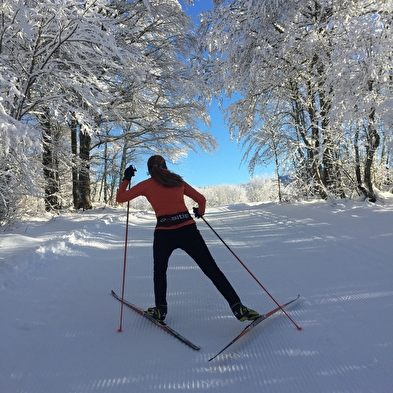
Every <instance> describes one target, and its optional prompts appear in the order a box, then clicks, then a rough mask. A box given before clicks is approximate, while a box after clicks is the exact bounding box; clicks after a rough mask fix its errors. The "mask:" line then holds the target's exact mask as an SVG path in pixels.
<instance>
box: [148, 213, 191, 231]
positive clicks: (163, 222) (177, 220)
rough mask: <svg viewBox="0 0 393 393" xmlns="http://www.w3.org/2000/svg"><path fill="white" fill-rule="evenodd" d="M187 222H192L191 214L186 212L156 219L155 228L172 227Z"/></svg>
mask: <svg viewBox="0 0 393 393" xmlns="http://www.w3.org/2000/svg"><path fill="white" fill-rule="evenodd" d="M188 220H192V217H191V214H190V213H189V212H188V211H185V212H180V213H176V214H168V215H165V216H159V217H157V225H156V228H157V227H171V226H173V225H177V224H181V223H183V222H186V221H188Z"/></svg>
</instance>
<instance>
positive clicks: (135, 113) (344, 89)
mask: <svg viewBox="0 0 393 393" xmlns="http://www.w3.org/2000/svg"><path fill="white" fill-rule="evenodd" d="M197 1H198V0H194V2H195V3H197ZM194 2H193V1H192V0H184V1H182V2H179V1H177V0H40V1H36V0H25V1H20V0H1V1H0V15H1V18H0V140H1V146H2V148H1V151H0V226H5V225H8V224H10V223H12V222H14V221H15V220H17V219H18V218H19V217H20V216H22V215H24V214H27V213H29V212H33V213H35V214H36V213H37V212H39V211H40V210H41V211H48V212H54V213H55V212H58V211H61V210H62V209H64V208H70V207H71V208H73V209H83V210H88V209H91V208H92V207H93V203H104V204H108V205H114V204H115V193H116V189H117V187H118V185H119V182H120V180H121V173H122V172H123V171H124V169H125V167H126V165H128V164H129V163H130V162H133V161H134V160H136V159H137V158H138V157H140V156H142V155H146V154H156V153H157V154H162V155H164V156H166V157H168V159H169V160H171V161H172V162H176V161H177V160H178V159H179V158H180V157H184V156H185V155H187V153H188V152H190V151H192V150H194V151H196V150H202V151H208V152H211V153H213V154H214V151H215V149H216V147H217V141H216V140H215V138H214V137H213V136H212V135H211V134H210V133H207V132H202V131H201V129H200V127H199V126H200V124H202V123H203V124H206V125H210V123H211V121H210V117H209V105H210V103H211V101H212V100H213V99H218V100H219V102H220V103H221V105H220V109H221V110H222V112H223V113H224V115H225V119H226V124H227V127H228V136H229V137H231V138H232V139H233V140H234V141H236V142H237V143H239V145H241V146H242V147H243V149H244V157H243V160H244V162H246V163H247V165H248V169H249V171H250V174H253V173H255V171H256V168H261V167H264V166H267V165H270V164H274V167H275V174H274V178H272V179H270V180H269V182H268V183H269V184H270V185H269V186H266V181H265V180H266V179H257V180H255V179H254V180H251V181H250V183H249V184H248V185H243V186H240V185H239V186H232V187H230V188H229V189H227V191H226V192H225V191H224V192H221V191H223V190H224V189H225V187H220V192H221V194H222V195H225V194H226V195H228V190H231V191H233V189H235V192H234V194H237V195H238V196H239V198H240V201H243V200H247V201H255V200H258V199H259V200H262V199H263V200H265V199H266V198H270V199H271V200H272V199H278V200H280V201H282V200H285V199H286V198H287V195H286V192H287V191H286V190H288V187H290V190H291V191H290V195H291V198H293V197H296V198H311V197H317V198H323V199H330V198H332V199H340V198H347V197H353V196H354V195H356V196H357V197H360V198H364V199H367V200H369V201H370V202H375V201H377V200H378V192H379V191H380V190H384V191H389V192H393V172H392V159H393V132H392V127H393V110H392V108H393V64H392V59H393V47H392V45H391V43H392V42H393V29H392V28H393V2H392V1H391V0H389V1H386V0H342V1H339V2H338V1H334V0H314V1H313V0H214V1H213V6H212V9H209V10H206V11H204V12H201V13H200V14H199V17H198V22H195V21H194V20H193V19H192V18H191V17H190V16H189V12H188V11H189V10H190V9H191V8H192V7H193V4H194ZM226 103H228V104H226ZM266 187H267V188H266ZM240 189H241V191H239V190H240ZM272 189H274V192H271V190H272ZM266 190H268V191H266ZM246 194H247V195H246ZM217 195H219V194H218V189H217V188H216V189H215V196H214V197H212V199H214V198H215V199H216V203H232V202H234V201H232V200H230V201H229V202H225V201H224V199H223V198H224V197H220V196H217ZM213 202H214V201H213Z"/></svg>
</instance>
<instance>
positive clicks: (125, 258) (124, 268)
mask: <svg viewBox="0 0 393 393" xmlns="http://www.w3.org/2000/svg"><path fill="white" fill-rule="evenodd" d="M129 215H130V201H128V202H127V219H126V235H125V241H124V262H123V279H122V287H121V306H120V326H119V329H118V330H117V331H118V332H122V331H123V309H124V287H125V283H126V266H127V243H128V217H129Z"/></svg>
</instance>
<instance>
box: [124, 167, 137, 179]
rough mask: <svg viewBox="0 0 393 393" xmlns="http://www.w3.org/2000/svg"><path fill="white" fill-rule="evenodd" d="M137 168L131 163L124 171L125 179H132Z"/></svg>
mask: <svg viewBox="0 0 393 393" xmlns="http://www.w3.org/2000/svg"><path fill="white" fill-rule="evenodd" d="M135 172H136V168H135V167H133V166H132V165H130V166H129V167H128V168H127V169H126V170H125V171H124V176H123V180H128V181H131V178H132V177H133V176H135Z"/></svg>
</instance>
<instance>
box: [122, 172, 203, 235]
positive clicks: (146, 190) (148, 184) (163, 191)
mask: <svg viewBox="0 0 393 393" xmlns="http://www.w3.org/2000/svg"><path fill="white" fill-rule="evenodd" d="M128 184H129V181H128V180H123V181H122V183H121V184H120V187H119V189H118V191H117V195H116V201H117V202H127V201H130V200H131V199H134V198H136V197H138V196H144V197H146V198H147V200H148V201H149V202H150V204H151V205H152V207H153V209H154V212H155V214H156V217H160V216H165V215H172V214H176V213H180V212H184V211H187V210H188V209H187V207H186V204H185V202H184V195H186V196H188V197H190V198H191V199H193V200H194V201H195V202H196V203H198V212H199V214H201V215H203V214H204V213H205V208H206V198H205V197H204V196H203V195H202V194H201V193H199V192H198V191H197V190H195V188H193V187H191V186H190V185H189V184H188V183H186V182H183V185H182V186H181V187H164V186H162V185H161V184H159V183H158V182H157V181H155V180H154V179H152V178H149V179H147V180H144V181H141V182H140V183H138V184H136V185H135V186H134V187H131V188H130V189H129V190H127V186H128ZM192 223H195V221H194V220H189V221H186V222H184V223H181V224H177V225H173V226H171V227H170V228H165V227H160V228H157V229H176V228H179V227H182V226H184V225H189V224H192Z"/></svg>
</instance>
